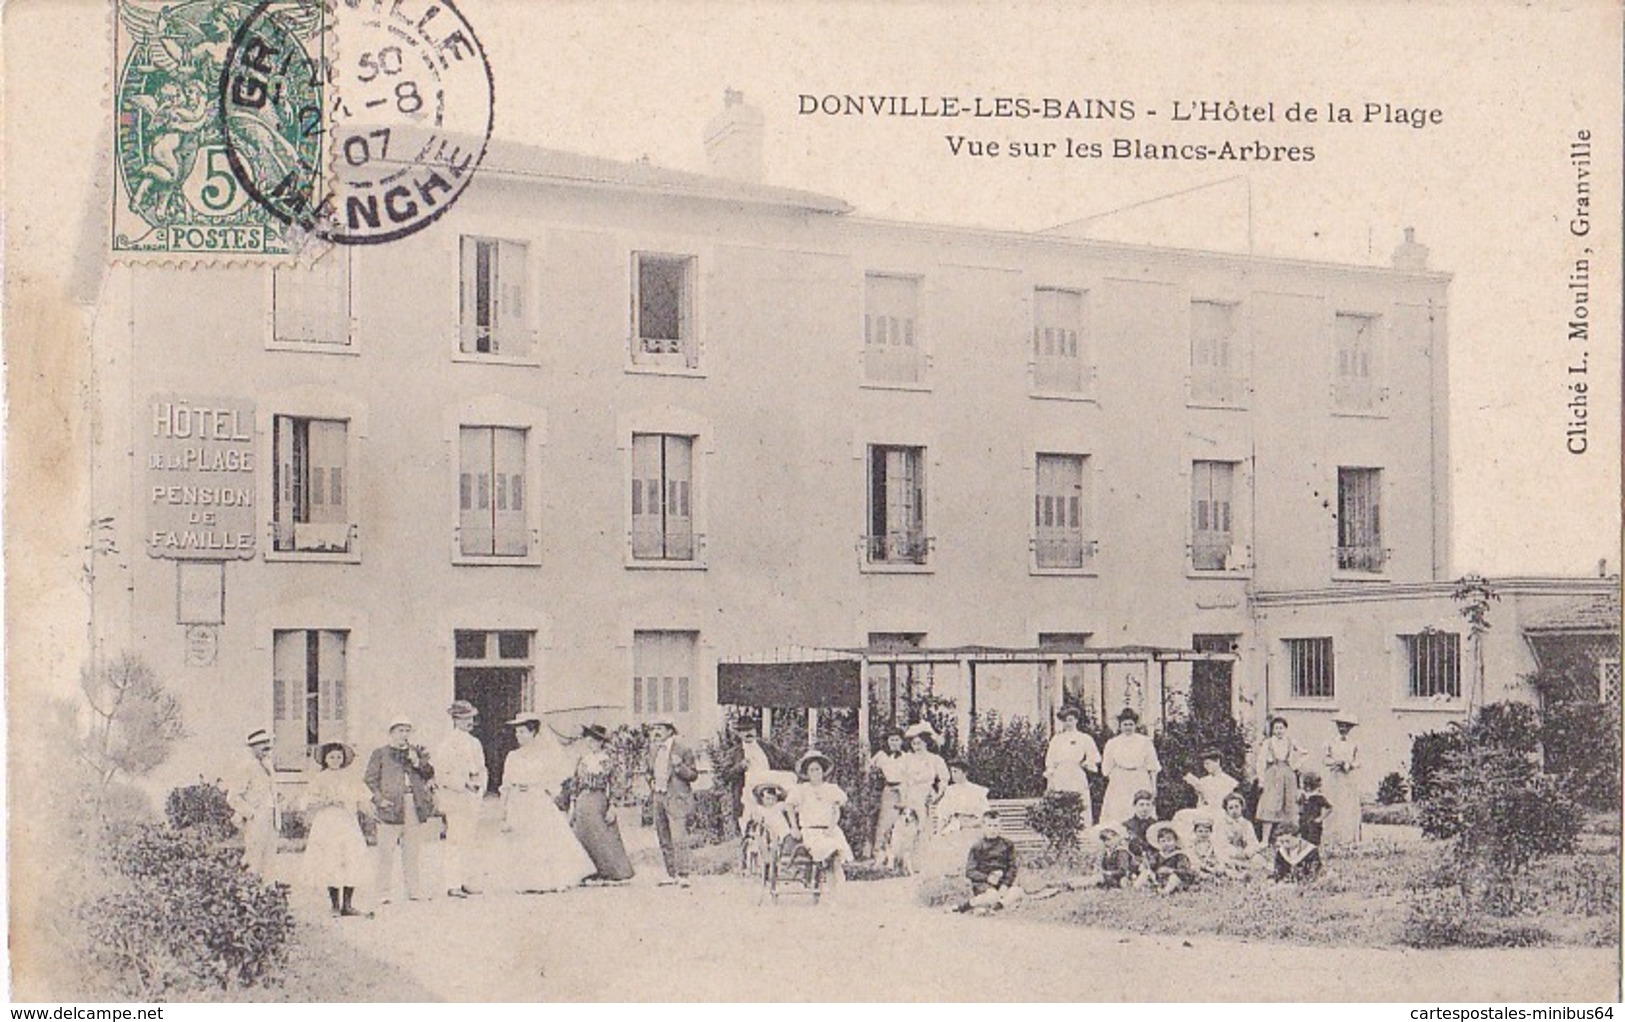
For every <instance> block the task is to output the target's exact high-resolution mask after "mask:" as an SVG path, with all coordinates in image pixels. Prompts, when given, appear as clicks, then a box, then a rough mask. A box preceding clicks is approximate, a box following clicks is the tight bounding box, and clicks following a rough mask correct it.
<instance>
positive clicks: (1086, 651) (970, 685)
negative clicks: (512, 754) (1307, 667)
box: [717, 646, 1236, 748]
mask: <svg viewBox="0 0 1625 1022" xmlns="http://www.w3.org/2000/svg"><path fill="white" fill-rule="evenodd" d="M1235 660H1236V654H1234V653H1218V652H1199V651H1197V650H1193V649H1180V648H1175V647H1165V646H1113V647H1081V646H1080V647H1064V646H1063V647H1056V646H1022V647H1009V646H945V647H937V648H932V647H924V646H909V647H899V648H893V649H846V648H827V647H817V648H808V647H795V648H794V649H792V650H788V651H782V650H775V651H773V652H772V653H769V654H762V655H758V656H752V657H739V658H732V659H724V660H721V661H719V662H718V664H717V702H718V703H719V704H721V705H740V706H755V707H800V708H805V709H806V710H807V731H808V735H809V736H810V737H814V736H816V735H817V733H818V711H819V710H820V709H837V708H838V709H853V710H857V711H858V738H859V742H860V744H861V745H862V746H863V747H864V748H867V747H868V745H869V685H868V684H867V682H866V679H868V678H869V676H870V669H871V668H874V667H885V668H886V669H887V670H888V671H889V672H890V675H891V682H892V685H893V687H894V690H895V685H896V681H897V677H898V671H899V669H900V668H901V669H903V670H908V669H910V668H911V667H912V665H930V666H932V667H933V668H935V667H948V668H951V669H952V670H953V671H955V672H956V675H957V678H958V681H959V684H958V691H960V692H963V693H965V695H966V699H965V703H964V705H962V706H961V707H960V708H959V711H958V712H959V716H960V719H961V728H960V731H961V733H962V734H969V720H970V717H971V716H972V715H974V714H975V713H976V712H977V706H976V674H977V668H978V666H984V665H994V664H999V665H1007V664H1032V665H1034V666H1049V667H1050V668H1051V670H1050V672H1049V684H1048V686H1047V690H1046V691H1044V692H1043V693H1042V695H1041V699H1042V701H1043V703H1044V704H1045V706H1046V707H1047V715H1052V714H1053V713H1054V712H1055V710H1056V709H1057V708H1058V705H1059V703H1060V700H1061V695H1062V693H1061V690H1060V688H1061V679H1062V677H1063V673H1064V670H1065V668H1066V667H1067V666H1068V665H1074V664H1076V665H1085V666H1086V680H1087V669H1088V666H1091V665H1092V667H1093V671H1094V675H1095V677H1094V679H1093V681H1094V683H1095V685H1096V686H1097V688H1096V691H1098V693H1099V702H1098V703H1097V704H1096V705H1097V706H1099V707H1100V710H1101V712H1102V714H1104V713H1106V712H1107V711H1106V691H1107V677H1108V674H1109V672H1110V671H1112V670H1113V669H1114V668H1124V667H1126V666H1133V667H1137V668H1139V669H1140V670H1142V671H1143V672H1144V677H1145V679H1146V681H1147V683H1148V684H1149V682H1150V680H1151V679H1152V678H1153V677H1155V678H1156V680H1157V692H1156V700H1155V702H1153V701H1152V700H1151V699H1150V698H1149V697H1150V692H1149V691H1148V692H1147V693H1146V696H1147V698H1146V700H1145V703H1146V709H1147V711H1150V710H1151V709H1152V708H1153V707H1154V708H1155V713H1154V715H1153V714H1151V713H1149V712H1148V713H1147V715H1148V716H1154V718H1155V720H1156V722H1157V723H1158V724H1161V723H1162V722H1163V721H1164V720H1166V719H1167V716H1168V706H1167V700H1168V668H1169V665H1170V664H1198V663H1234V662H1235ZM1231 712H1232V713H1233V712H1234V704H1233V703H1232V706H1231ZM769 726H770V724H769Z"/></svg>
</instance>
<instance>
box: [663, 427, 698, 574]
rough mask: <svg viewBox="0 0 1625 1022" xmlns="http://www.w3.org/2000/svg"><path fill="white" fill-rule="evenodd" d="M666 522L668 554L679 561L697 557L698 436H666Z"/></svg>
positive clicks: (666, 549)
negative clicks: (695, 444) (696, 477)
mask: <svg viewBox="0 0 1625 1022" xmlns="http://www.w3.org/2000/svg"><path fill="white" fill-rule="evenodd" d="M665 441H666V443H665V457H666V461H665V482H666V522H665V543H664V547H665V550H664V553H665V556H666V557H668V558H670V559H672V560H678V561H689V560H693V559H694V509H693V499H694V493H693V488H694V438H693V437H688V436H668V437H666V438H665Z"/></svg>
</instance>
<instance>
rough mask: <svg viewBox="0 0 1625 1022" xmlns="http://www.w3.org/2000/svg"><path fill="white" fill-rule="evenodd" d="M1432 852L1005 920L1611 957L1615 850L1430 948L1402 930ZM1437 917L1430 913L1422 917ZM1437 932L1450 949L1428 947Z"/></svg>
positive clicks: (1021, 913)
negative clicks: (1296, 881)
mask: <svg viewBox="0 0 1625 1022" xmlns="http://www.w3.org/2000/svg"><path fill="white" fill-rule="evenodd" d="M1444 854H1445V853H1444V848H1443V847H1442V846H1439V845H1436V844H1434V843H1433V842H1403V843H1401V842H1390V841H1368V842H1366V843H1364V844H1362V845H1360V846H1358V847H1357V848H1355V849H1353V850H1350V851H1347V852H1341V853H1335V854H1328V857H1327V860H1326V872H1325V875H1324V876H1323V877H1322V878H1321V879H1320V880H1318V881H1316V882H1314V883H1312V884H1306V885H1302V886H1299V885H1292V884H1280V885H1278V884H1274V883H1271V882H1268V881H1256V882H1251V883H1244V882H1234V883H1228V884H1210V885H1208V886H1206V887H1202V888H1197V889H1195V890H1189V891H1183V892H1180V893H1178V894H1175V895H1171V896H1161V895H1158V894H1156V893H1154V892H1150V891H1137V890H1126V891H1121V890H1099V889H1086V890H1078V891H1064V892H1062V893H1060V894H1058V895H1056V896H1055V897H1053V898H1050V899H1048V900H1045V901H1036V902H1028V903H1026V904H1023V905H1020V906H1018V907H1016V908H1015V909H1012V910H1010V914H1011V915H1012V916H1013V917H1020V918H1022V919H1029V920H1035V921H1049V922H1057V923H1064V924H1069V925H1074V926H1088V927H1095V928H1099V929H1108V930H1124V931H1129V932H1134V933H1155V934H1185V935H1191V934H1215V935H1221V936H1228V937H1239V938H1244V939H1248V940H1267V941H1285V942H1290V943H1293V944H1321V945H1328V946H1351V947H1390V946H1399V945H1405V944H1418V943H1426V944H1429V945H1435V946H1436V945H1437V944H1438V943H1441V942H1448V943H1468V944H1479V945H1483V944H1491V945H1493V944H1521V945H1530V944H1538V945H1545V946H1556V947H1611V946H1614V945H1616V944H1617V943H1618V941H1619V876H1618V869H1617V862H1618V844H1617V842H1616V843H1615V844H1613V845H1612V846H1611V847H1609V848H1606V849H1588V850H1584V851H1582V852H1580V853H1577V854H1575V855H1569V856H1556V857H1553V858H1551V859H1548V860H1545V861H1544V862H1543V863H1540V864H1539V865H1538V866H1537V867H1536V872H1535V873H1534V874H1533V875H1532V876H1531V877H1530V878H1529V880H1528V882H1527V883H1526V884H1525V887H1524V892H1523V897H1522V899H1521V904H1520V909H1521V911H1520V912H1519V914H1518V915H1517V916H1513V917H1509V918H1506V919H1485V918H1482V917H1477V916H1475V917H1473V918H1472V919H1471V920H1467V921H1463V920H1462V919H1459V918H1456V917H1455V916H1456V915H1459V913H1456V914H1455V915H1452V916H1451V918H1449V919H1448V920H1443V921H1439V922H1437V923H1436V926H1435V928H1434V929H1433V930H1431V931H1427V932H1429V933H1432V934H1433V935H1434V936H1432V937H1431V938H1424V937H1423V936H1422V931H1419V930H1417V929H1416V928H1415V927H1414V926H1411V927H1408V923H1409V921H1410V920H1411V917H1412V912H1413V909H1412V905H1411V902H1412V889H1413V888H1415V887H1418V886H1423V887H1426V885H1427V881H1428V878H1429V876H1430V874H1431V873H1432V872H1433V871H1434V870H1436V869H1438V868H1440V866H1441V865H1447V864H1445V863H1444V861H1443V860H1444ZM1080 872H1081V871H1080V870H1079V869H1077V868H1075V867H1074V868H1070V869H1069V868H1058V867H1054V866H1034V867H1029V868H1027V869H1024V870H1023V871H1022V874H1021V884H1022V886H1023V887H1025V888H1027V889H1028V890H1029V891H1036V890H1038V889H1040V888H1042V887H1043V886H1044V885H1045V884H1047V883H1050V882H1053V881H1057V880H1060V879H1063V878H1065V877H1068V876H1072V877H1075V876H1077V875H1078V874H1079V873H1080ZM967 891H968V887H967V886H966V884H965V882H964V881H963V880H958V879H953V878H945V879H942V880H931V881H926V882H924V883H922V884H921V888H920V900H921V901H922V902H923V903H924V904H925V905H926V906H927V907H930V908H937V907H939V906H946V905H948V904H951V903H953V902H955V901H958V900H959V899H961V898H963V897H964V896H965V894H966V893H967ZM1442 911H1445V910H1444V909H1442V908H1440V907H1438V905H1437V903H1435V907H1434V908H1433V910H1432V912H1433V914H1434V915H1437V914H1438V913H1440V912H1442ZM1445 924H1449V925H1453V926H1455V927H1456V929H1454V930H1449V931H1448V932H1449V933H1450V934H1451V937H1450V938H1446V939H1441V938H1440V937H1438V936H1437V935H1438V934H1439V933H1441V932H1444V931H1443V930H1442V929H1441V927H1442V926H1443V925H1445Z"/></svg>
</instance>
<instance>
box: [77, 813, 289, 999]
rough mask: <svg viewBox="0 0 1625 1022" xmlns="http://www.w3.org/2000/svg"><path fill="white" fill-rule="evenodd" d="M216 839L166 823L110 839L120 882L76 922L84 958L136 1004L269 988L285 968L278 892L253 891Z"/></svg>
mask: <svg viewBox="0 0 1625 1022" xmlns="http://www.w3.org/2000/svg"><path fill="white" fill-rule="evenodd" d="M182 801H184V800H182ZM166 808H167V806H166ZM218 836H219V835H218V832H217V831H215V830H214V829H213V828H211V827H206V826H193V827H186V828H177V827H174V826H170V825H167V824H138V825H135V826H131V827H125V828H120V829H117V830H113V831H110V832H109V843H108V846H107V848H106V854H107V857H108V862H109V864H110V865H111V866H112V868H113V870H114V871H115V873H116V875H117V877H118V878H119V879H120V880H121V881H122V883H121V884H118V885H117V886H115V887H114V889H113V890H111V891H109V892H107V893H105V894H103V895H101V896H100V897H98V898H95V899H93V900H92V901H90V902H88V903H87V904H86V905H85V907H84V908H83V909H82V911H81V921H82V922H83V923H84V925H85V926H86V927H87V929H88V931H89V936H90V947H89V955H90V957H91V958H92V960H93V961H94V962H95V963H96V964H99V965H101V966H102V967H104V968H106V969H107V970H109V971H110V972H111V973H112V974H113V975H115V976H117V977H118V978H119V979H120V980H121V981H122V982H123V983H125V984H127V985H128V986H129V987H130V988H132V990H133V991H136V992H139V993H140V995H141V997H142V998H144V999H154V998H157V997H162V996H166V995H169V994H174V993H185V992H188V991H196V990H209V989H214V990H232V989H237V988H241V987H250V986H256V985H261V984H265V983H269V982H274V981H275V980H276V979H277V972H278V969H279V968H280V967H281V966H282V964H283V963H284V962H285V961H286V957H287V952H288V947H289V943H290V938H291V937H292V935H293V925H294V924H293V916H292V915H291V914H290V913H289V911H288V898H287V892H286V889H285V888H282V887H279V886H274V885H273V886H267V885H266V884H264V883H262V882H261V881H260V879H259V878H258V877H257V876H255V875H254V874H252V873H250V872H249V871H248V870H247V869H245V868H244V867H243V862H242V853H241V851H240V850H239V849H236V848H233V847H230V846H228V845H225V844H222V843H220V841H219V840H218Z"/></svg>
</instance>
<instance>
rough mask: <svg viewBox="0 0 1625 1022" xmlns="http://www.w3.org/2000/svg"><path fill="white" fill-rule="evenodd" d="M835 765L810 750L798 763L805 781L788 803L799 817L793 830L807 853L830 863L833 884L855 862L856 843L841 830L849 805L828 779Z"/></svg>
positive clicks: (799, 773)
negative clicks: (848, 865) (843, 870)
mask: <svg viewBox="0 0 1625 1022" xmlns="http://www.w3.org/2000/svg"><path fill="white" fill-rule="evenodd" d="M833 766H834V764H833V763H832V762H831V761H830V758H829V757H828V756H826V755H824V754H823V753H822V752H819V751H818V750H817V749H808V750H807V751H806V752H805V753H804V754H803V755H802V757H801V759H800V760H799V761H798V762H797V763H796V774H797V775H798V776H800V778H801V783H800V784H797V785H796V786H795V790H793V791H791V792H790V798H789V800H788V801H787V802H786V803H785V804H786V805H787V806H788V807H789V809H790V811H791V813H793V814H794V816H795V830H794V831H793V833H794V834H795V835H796V836H797V838H799V839H800V841H801V843H802V844H803V845H805V846H806V848H807V854H808V855H810V856H812V859H813V861H814V862H828V863H829V864H830V871H829V882H830V885H831V886H832V887H833V886H834V885H836V884H838V883H840V882H841V880H843V879H844V878H845V877H844V874H843V873H842V868H843V866H844V864H845V863H848V862H851V861H852V846H851V844H849V843H848V842H847V840H846V833H845V832H844V831H842V830H841V808H842V807H843V806H845V805H846V792H844V791H842V790H841V788H840V786H839V785H837V784H835V783H833V782H831V781H827V780H825V777H826V776H828V774H829V772H830V770H831V768H832V767H833Z"/></svg>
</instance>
